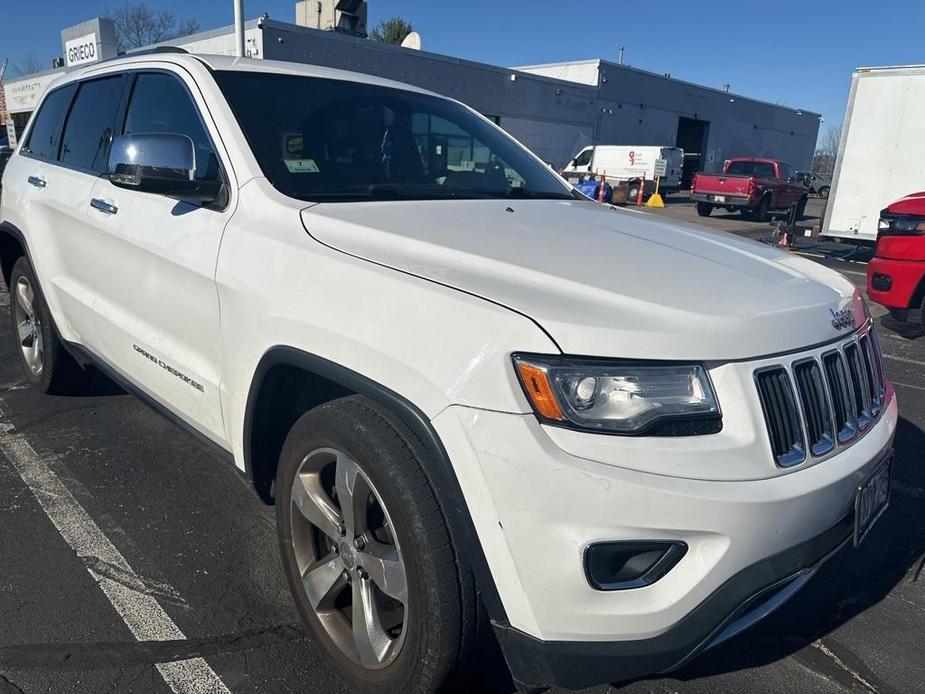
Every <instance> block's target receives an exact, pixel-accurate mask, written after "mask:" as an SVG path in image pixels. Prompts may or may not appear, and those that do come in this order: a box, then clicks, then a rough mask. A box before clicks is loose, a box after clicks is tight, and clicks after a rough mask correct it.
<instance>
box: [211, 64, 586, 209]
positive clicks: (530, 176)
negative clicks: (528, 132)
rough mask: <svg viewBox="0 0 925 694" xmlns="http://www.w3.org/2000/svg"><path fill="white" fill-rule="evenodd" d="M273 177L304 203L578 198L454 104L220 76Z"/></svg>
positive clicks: (342, 86)
mask: <svg viewBox="0 0 925 694" xmlns="http://www.w3.org/2000/svg"><path fill="white" fill-rule="evenodd" d="M215 79H216V81H217V82H218V85H219V87H220V88H221V90H222V92H223V93H224V94H225V98H226V99H227V100H228V103H229V104H230V105H231V108H232V110H233V111H234V114H235V117H236V118H237V119H238V123H239V124H240V125H241V128H242V130H243V131H244V135H245V137H246V138H247V141H248V144H249V145H250V147H251V149H252V150H253V152H254V155H255V156H256V158H257V161H258V163H259V164H260V168H261V169H262V170H263V173H264V175H265V176H266V177H267V179H268V180H269V181H270V183H272V184H273V186H274V187H275V188H276V189H277V190H279V191H280V192H281V193H283V194H285V195H288V196H290V197H294V198H298V199H300V200H309V201H318V202H350V201H358V200H433V199H470V200H471V199H478V198H546V199H549V198H562V199H571V198H573V197H574V196H573V194H572V193H571V191H570V189H569V188H568V187H567V186H566V185H565V184H563V182H562V181H561V180H559V178H558V177H557V176H556V175H555V174H554V173H553V172H552V171H551V170H549V168H548V167H546V166H544V165H543V164H541V163H539V162H537V161H536V160H535V159H534V158H533V157H531V156H530V155H529V154H528V153H527V152H525V151H524V150H523V148H522V147H520V145H518V144H517V143H516V142H514V140H512V139H511V138H510V137H508V136H507V135H505V134H504V133H502V132H500V131H499V130H498V129H497V128H495V127H494V126H492V125H491V124H489V123H487V122H485V121H484V120H482V119H481V118H479V117H478V116H476V115H475V114H473V113H472V112H470V111H469V110H468V109H466V108H464V107H462V106H460V105H458V104H456V103H454V102H452V101H449V100H446V99H441V98H437V97H433V96H428V95H425V94H418V93H415V92H410V91H404V90H401V89H392V88H388V87H380V86H375V85H368V84H362V83H359V82H347V81H342V80H331V79H321V78H316V77H302V76H297V75H279V74H267V73H256V72H236V71H219V72H216V74H215Z"/></svg>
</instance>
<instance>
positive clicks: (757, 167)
mask: <svg viewBox="0 0 925 694" xmlns="http://www.w3.org/2000/svg"><path fill="white" fill-rule="evenodd" d="M808 198H809V188H807V187H806V186H805V185H803V183H802V182H801V181H799V180H798V179H797V177H796V172H794V170H793V167H792V166H790V164H788V163H787V162H785V161H779V160H777V159H758V158H754V157H738V158H736V159H730V160H729V161H727V162H726V165H725V166H724V167H723V172H722V173H716V174H710V173H702V172H700V173H697V174H696V175H695V176H694V180H693V183H692V184H691V200H693V201H694V202H696V203H697V214H699V215H700V216H701V217H708V216H709V215H710V213H711V212H712V211H713V210H714V208H717V207H722V208H725V209H726V210H729V211H730V212H734V211H735V210H739V211H741V212H742V214H744V215H747V216H749V217H751V218H753V219H756V220H758V221H761V222H766V221H767V220H768V218H769V217H770V214H771V212H772V211H774V210H777V211H782V210H789V209H791V208H794V207H795V208H796V215H797V219H802V217H803V211H804V210H805V209H806V201H807V199H808Z"/></svg>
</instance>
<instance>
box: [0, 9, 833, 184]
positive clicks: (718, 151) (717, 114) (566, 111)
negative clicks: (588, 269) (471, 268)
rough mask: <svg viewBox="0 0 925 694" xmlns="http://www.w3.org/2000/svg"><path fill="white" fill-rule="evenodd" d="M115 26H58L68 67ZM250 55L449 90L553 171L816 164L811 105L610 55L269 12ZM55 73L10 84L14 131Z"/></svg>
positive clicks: (228, 46)
mask: <svg viewBox="0 0 925 694" xmlns="http://www.w3.org/2000/svg"><path fill="white" fill-rule="evenodd" d="M319 6H320V5H319ZM107 21H108V20H91V21H90V22H85V23H84V24H82V25H79V27H78V28H75V27H69V28H67V29H65V30H64V31H63V32H62V48H63V49H64V51H65V58H66V61H67V64H69V65H70V64H71V58H72V57H73V56H75V55H78V56H82V57H81V62H80V63H78V64H83V62H86V56H87V55H89V54H90V53H93V54H94V55H95V57H96V59H105V58H106V57H109V56H110V55H111V54H112V52H113V49H112V48H111V46H110V44H111V40H110V38H109V28H108V27H107V26H106V23H107ZM301 21H303V22H304V19H302V20H301ZM94 26H96V27H97V29H96V31H98V32H100V34H101V36H100V37H98V38H99V43H98V46H97V48H98V50H96V51H93V50H91V49H89V48H88V47H87V46H86V44H87V42H88V41H91V42H92V38H89V37H90V36H92V34H93V31H94V30H93V27H94ZM74 37H78V38H79V39H80V42H78V43H82V44H83V47H81V46H80V45H78V43H75V41H76V39H75V38H74ZM170 43H171V44H172V45H176V46H181V47H184V48H186V49H187V50H189V51H190V52H194V53H195V52H199V53H223V54H232V53H233V52H234V36H233V30H232V27H224V28H221V29H216V30H213V31H207V32H202V33H199V34H194V35H192V36H187V37H184V38H182V39H176V40H174V41H171V42H170ZM75 51H76V52H75ZM246 51H247V53H248V54H249V55H250V56H252V57H255V58H262V59H267V60H288V61H295V62H301V63H312V64H316V65H323V66H328V67H336V68H343V69H347V70H354V71H357V72H363V73H367V74H371V75H378V76H382V77H387V78H391V79H395V80H400V81H402V82H408V83H410V84H414V85H417V86H419V87H424V88H426V89H430V90H432V91H435V92H438V93H440V94H444V95H447V96H450V97H453V98H455V99H458V100H460V101H462V102H464V103H466V104H468V105H470V106H471V107H473V108H475V109H476V110H478V111H479V112H481V113H483V114H484V115H486V116H488V117H490V118H491V119H493V120H494V121H495V122H497V123H498V124H499V125H500V126H501V127H502V128H504V129H505V130H507V131H508V132H509V133H511V134H512V135H513V136H514V137H516V138H518V139H519V140H520V141H521V142H523V143H524V144H525V145H527V146H528V147H530V148H531V149H532V150H533V151H534V152H536V153H537V154H538V155H539V156H540V157H541V158H542V159H544V160H546V161H548V162H549V163H551V164H552V165H554V166H556V167H560V166H562V165H564V164H565V163H566V162H568V161H569V159H570V158H571V157H572V156H573V155H574V154H575V153H576V152H578V150H579V149H581V148H582V147H584V146H586V145H589V144H594V143H597V144H633V145H637V144H638V145H665V146H678V147H681V148H683V149H684V150H685V152H686V153H687V155H688V157H687V168H688V169H691V170H696V169H697V168H700V169H705V170H716V169H718V168H720V167H721V166H722V163H723V161H724V160H725V159H728V158H730V157H734V156H767V157H775V158H780V159H784V160H787V161H790V162H791V163H792V164H793V165H794V166H795V167H796V168H804V169H808V168H809V167H810V166H811V164H812V157H813V151H814V149H815V144H816V136H817V133H818V129H819V122H820V117H819V114H817V113H812V112H810V111H806V110H801V109H794V108H789V107H785V106H780V105H776V104H770V103H766V102H762V101H758V100H755V99H750V98H748V97H744V96H741V95H738V94H733V93H730V92H727V91H724V90H721V89H713V88H710V87H705V86H701V85H696V84H692V83H689V82H684V81H682V80H678V79H673V78H671V77H667V76H663V75H658V74H655V73H651V72H647V71H645V70H640V69H638V68H635V67H630V66H627V65H618V64H616V63H611V62H607V61H602V60H592V61H580V62H571V63H557V64H549V65H532V66H527V67H520V68H506V67H499V66H496V65H488V64H485V63H478V62H473V61H469V60H462V59H459V58H453V57H450V56H445V55H440V54H437V53H429V52H426V51H422V50H414V49H411V48H402V47H399V46H394V45H391V44H385V43H379V42H376V41H372V40H369V39H366V38H361V37H358V36H352V35H348V34H345V33H342V32H338V31H324V30H318V29H316V28H309V27H306V26H300V25H297V24H290V23H286V22H280V21H276V20H272V19H259V20H254V21H250V22H248V23H247V25H246ZM62 69H67V68H62ZM59 72H60V70H51V71H48V72H44V73H40V74H38V75H29V76H26V77H24V78H19V79H17V80H10V81H8V82H6V83H5V90H6V97H7V105H8V108H9V110H10V112H11V114H12V116H13V121H14V123H15V124H16V126H17V130H19V131H20V132H21V129H22V127H23V126H24V125H25V122H26V119H27V117H28V114H29V112H31V111H32V110H33V109H34V108H35V105H36V103H37V101H38V98H39V96H40V95H41V92H42V91H43V90H44V87H45V86H47V84H48V83H49V82H50V81H51V80H52V79H53V78H54V77H55V76H56V75H57V74H58V73H59Z"/></svg>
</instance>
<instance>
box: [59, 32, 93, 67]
mask: <svg viewBox="0 0 925 694" xmlns="http://www.w3.org/2000/svg"><path fill="white" fill-rule="evenodd" d="M64 60H65V65H67V67H73V66H75V65H83V64H85V63H95V62H96V61H97V60H99V51H98V49H97V40H96V34H87V35H86V36H78V37H77V38H76V39H71V40H70V41H67V42H66V43H65V44H64Z"/></svg>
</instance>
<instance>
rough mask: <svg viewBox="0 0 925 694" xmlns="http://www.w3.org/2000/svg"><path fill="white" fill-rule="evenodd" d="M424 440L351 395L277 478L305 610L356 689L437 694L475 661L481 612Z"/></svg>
mask: <svg viewBox="0 0 925 694" xmlns="http://www.w3.org/2000/svg"><path fill="white" fill-rule="evenodd" d="M423 460H424V454H423V449H422V448H421V446H420V444H419V443H418V442H417V439H416V438H415V437H414V435H413V434H412V433H411V432H410V430H408V429H407V428H406V427H404V426H403V425H402V424H401V423H400V422H398V421H396V420H395V419H394V417H391V415H390V414H389V413H388V412H387V411H384V410H382V409H381V408H380V407H379V406H378V405H376V404H375V403H374V402H372V401H371V400H368V399H367V398H364V397H362V396H351V397H347V398H342V399H340V400H335V401H332V402H329V403H326V404H323V405H321V406H319V407H317V408H315V409H314V410H311V411H309V412H308V413H306V414H305V415H303V416H302V417H301V418H300V419H299V420H298V421H297V422H296V424H295V425H294V426H293V428H292V430H291V431H290V433H289V436H288V437H287V438H286V442H285V444H284V446H283V451H282V454H281V456H280V464H279V468H278V471H277V477H276V490H277V499H276V508H277V528H278V533H279V541H280V549H281V551H282V557H283V566H284V569H285V572H286V578H287V580H288V581H289V586H290V588H291V590H292V594H293V597H294V599H295V603H296V606H297V608H298V610H299V613H300V615H301V617H302V620H303V622H304V623H305V626H306V628H307V629H308V631H309V633H310V635H311V636H312V639H313V640H314V641H315V643H316V644H317V645H318V646H319V647H320V649H321V651H322V654H323V655H324V657H325V659H326V660H327V662H328V663H329V664H330V665H331V667H332V668H333V669H334V670H335V671H336V672H337V673H338V674H339V675H340V677H341V678H342V679H343V680H344V682H346V684H347V685H348V686H349V687H350V688H351V689H353V690H357V691H363V692H370V693H374V694H400V693H401V694H404V693H406V692H432V691H436V690H438V689H440V688H441V687H443V686H444V685H446V684H448V683H447V679H448V676H449V675H450V673H451V672H452V671H453V670H454V668H455V667H457V666H458V664H459V663H460V662H462V661H463V660H464V659H465V658H466V656H467V655H468V650H469V649H470V645H471V643H472V641H473V639H474V638H475V630H476V624H477V621H478V620H477V614H476V612H477V609H478V608H477V601H476V596H475V589H474V583H473V580H472V576H471V573H470V572H469V571H468V569H467V568H466V567H464V566H462V565H461V560H460V558H459V557H457V556H456V554H455V552H454V550H453V546H452V544H451V541H450V534H449V530H448V529H447V525H446V521H445V519H444V516H443V512H442V510H441V508H440V505H439V503H438V502H437V498H436V495H435V493H434V491H433V489H432V488H431V486H430V483H429V481H428V478H427V476H426V475H425V474H424V463H423Z"/></svg>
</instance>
